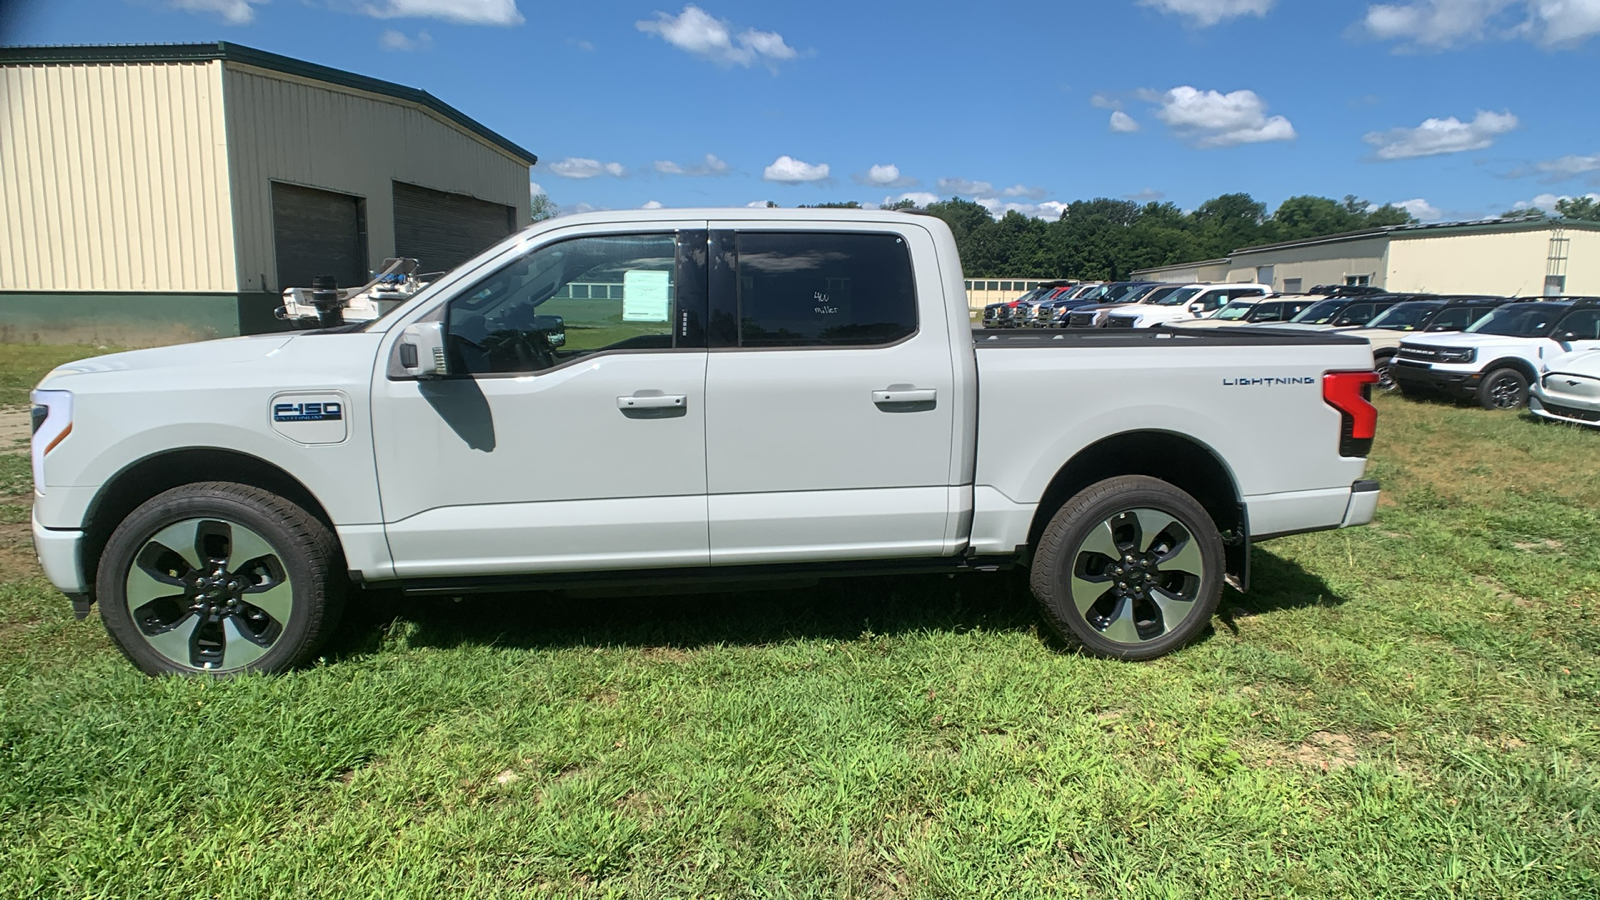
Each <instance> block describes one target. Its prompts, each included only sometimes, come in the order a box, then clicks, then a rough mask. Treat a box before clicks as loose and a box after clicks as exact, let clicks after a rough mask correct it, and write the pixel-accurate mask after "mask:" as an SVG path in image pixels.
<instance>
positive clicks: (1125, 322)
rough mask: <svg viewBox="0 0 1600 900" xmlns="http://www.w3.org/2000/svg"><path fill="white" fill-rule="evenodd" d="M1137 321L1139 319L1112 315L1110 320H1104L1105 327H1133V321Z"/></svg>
mask: <svg viewBox="0 0 1600 900" xmlns="http://www.w3.org/2000/svg"><path fill="white" fill-rule="evenodd" d="M1137 321H1139V320H1138V319H1134V318H1129V317H1127V316H1112V317H1111V320H1110V321H1108V322H1106V327H1107V328H1132V327H1133V323H1135V322H1137Z"/></svg>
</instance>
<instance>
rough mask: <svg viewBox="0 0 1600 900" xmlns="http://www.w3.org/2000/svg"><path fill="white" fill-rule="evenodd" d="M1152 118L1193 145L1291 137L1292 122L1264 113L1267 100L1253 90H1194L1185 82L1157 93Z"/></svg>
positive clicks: (1278, 139)
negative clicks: (1226, 92) (1229, 91)
mask: <svg viewBox="0 0 1600 900" xmlns="http://www.w3.org/2000/svg"><path fill="white" fill-rule="evenodd" d="M1158 102H1159V103H1160V106H1159V108H1157V109H1156V118H1158V119H1160V120H1161V121H1163V122H1165V123H1167V126H1168V127H1170V128H1171V129H1172V130H1173V131H1174V132H1176V133H1177V134H1178V135H1179V136H1181V137H1183V138H1185V139H1186V140H1189V141H1192V142H1193V143H1194V145H1195V146H1197V147H1231V146H1234V145H1236V144H1258V143H1262V142H1264V141H1290V140H1294V138H1295V132H1294V126H1293V125H1292V124H1290V123H1289V120H1288V119H1286V118H1284V117H1283V116H1271V117H1268V116H1267V104H1266V101H1265V100H1262V99H1261V97H1259V96H1258V95H1257V94H1256V92H1255V91H1234V92H1232V93H1229V94H1223V93H1219V92H1217V91H1202V90H1197V89H1195V88H1193V87H1190V86H1189V85H1181V86H1179V87H1175V88H1173V89H1172V90H1170V91H1167V92H1166V93H1165V94H1163V95H1161V98H1160V100H1159V101H1158Z"/></svg>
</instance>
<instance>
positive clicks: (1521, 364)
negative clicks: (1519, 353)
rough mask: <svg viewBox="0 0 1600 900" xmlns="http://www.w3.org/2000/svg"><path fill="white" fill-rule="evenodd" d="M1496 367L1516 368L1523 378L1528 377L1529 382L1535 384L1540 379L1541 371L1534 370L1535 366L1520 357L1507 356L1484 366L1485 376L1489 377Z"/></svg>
mask: <svg viewBox="0 0 1600 900" xmlns="http://www.w3.org/2000/svg"><path fill="white" fill-rule="evenodd" d="M1495 369H1516V370H1517V372H1519V373H1520V374H1521V375H1522V377H1523V378H1526V379H1528V383H1529V384H1533V383H1534V382H1535V381H1538V380H1539V373H1538V372H1537V371H1535V370H1534V368H1533V366H1532V365H1530V364H1529V363H1528V361H1527V360H1525V359H1522V358H1520V357H1516V356H1507V357H1505V358H1504V359H1497V360H1495V361H1494V362H1492V363H1490V364H1488V365H1487V366H1484V367H1483V376H1484V377H1485V378H1487V377H1489V373H1491V372H1493V371H1494V370H1495Z"/></svg>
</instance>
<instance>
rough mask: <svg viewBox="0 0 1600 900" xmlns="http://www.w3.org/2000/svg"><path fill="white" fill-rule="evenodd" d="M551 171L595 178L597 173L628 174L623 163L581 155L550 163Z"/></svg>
mask: <svg viewBox="0 0 1600 900" xmlns="http://www.w3.org/2000/svg"><path fill="white" fill-rule="evenodd" d="M550 171H552V172H554V173H555V174H557V175H560V176H561V177H562V178H593V177H595V176H596V175H610V176H612V177H613V178H622V177H625V176H626V175H627V174H628V170H627V169H625V168H623V165H622V163H617V162H606V163H603V162H601V161H600V160H598V159H584V158H583V157H579V156H569V157H567V158H566V159H563V160H561V161H560V162H553V163H551V164H550Z"/></svg>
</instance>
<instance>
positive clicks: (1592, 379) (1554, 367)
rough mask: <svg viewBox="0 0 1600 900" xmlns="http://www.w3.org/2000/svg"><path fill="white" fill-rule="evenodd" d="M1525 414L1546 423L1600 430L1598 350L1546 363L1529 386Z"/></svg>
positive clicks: (1577, 353) (1582, 352)
mask: <svg viewBox="0 0 1600 900" xmlns="http://www.w3.org/2000/svg"><path fill="white" fill-rule="evenodd" d="M1528 411H1529V412H1531V413H1533V414H1534V415H1536V416H1543V417H1544V418H1546V419H1555V420H1557V421H1560V422H1571V423H1573V424H1574V425H1587V426H1589V427H1590V428H1600V350H1579V351H1578V352H1576V353H1567V354H1563V355H1561V356H1558V357H1556V358H1555V359H1552V360H1550V362H1548V363H1547V364H1545V367H1544V372H1543V374H1542V375H1541V377H1540V378H1539V380H1538V381H1536V382H1534V383H1533V394H1532V396H1530V397H1529V398H1528Z"/></svg>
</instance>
